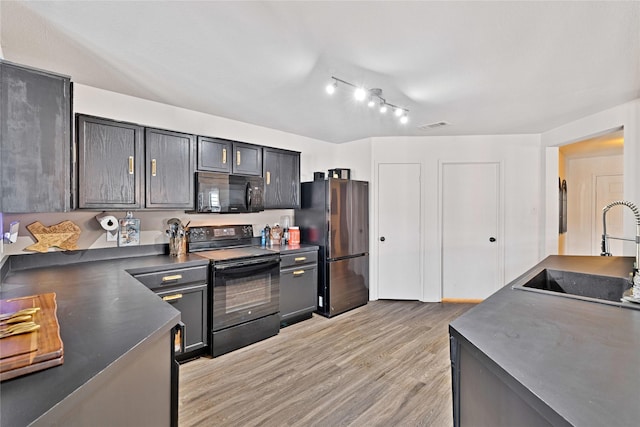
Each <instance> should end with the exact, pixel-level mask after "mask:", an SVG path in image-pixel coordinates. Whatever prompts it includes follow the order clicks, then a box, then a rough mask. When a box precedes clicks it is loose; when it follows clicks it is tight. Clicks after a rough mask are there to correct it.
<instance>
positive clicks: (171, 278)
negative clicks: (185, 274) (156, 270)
mask: <svg viewBox="0 0 640 427" xmlns="http://www.w3.org/2000/svg"><path fill="white" fill-rule="evenodd" d="M180 279H182V274H174V275H173V276H164V277H163V278H162V281H163V282H169V281H171V280H180Z"/></svg>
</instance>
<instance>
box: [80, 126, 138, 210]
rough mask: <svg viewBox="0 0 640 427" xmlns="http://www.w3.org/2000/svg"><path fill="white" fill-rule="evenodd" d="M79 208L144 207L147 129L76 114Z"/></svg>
mask: <svg viewBox="0 0 640 427" xmlns="http://www.w3.org/2000/svg"><path fill="white" fill-rule="evenodd" d="M77 135H78V181H79V188H78V207H79V208H86V209H91V208H94V209H140V208H142V207H143V206H144V202H143V198H144V193H143V185H144V174H143V173H142V170H143V161H144V128H143V127H142V126H140V125H136V124H134V123H125V122H117V121H114V120H108V119H102V118H99V117H91V116H85V115H78V116H77Z"/></svg>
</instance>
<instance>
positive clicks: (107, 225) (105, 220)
mask: <svg viewBox="0 0 640 427" xmlns="http://www.w3.org/2000/svg"><path fill="white" fill-rule="evenodd" d="M96 220H97V221H98V222H99V223H100V227H102V228H103V229H105V230H107V231H116V230H117V229H118V218H116V217H115V216H113V215H107V214H101V215H96Z"/></svg>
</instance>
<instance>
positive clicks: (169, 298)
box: [162, 294, 182, 301]
mask: <svg viewBox="0 0 640 427" xmlns="http://www.w3.org/2000/svg"><path fill="white" fill-rule="evenodd" d="M180 298H182V294H173V295H167V296H166V297H162V301H175V300H177V299H180Z"/></svg>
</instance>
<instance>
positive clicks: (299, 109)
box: [0, 0, 640, 142]
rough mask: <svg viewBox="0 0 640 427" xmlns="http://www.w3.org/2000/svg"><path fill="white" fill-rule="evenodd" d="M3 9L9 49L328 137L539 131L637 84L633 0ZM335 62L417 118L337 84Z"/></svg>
mask: <svg viewBox="0 0 640 427" xmlns="http://www.w3.org/2000/svg"><path fill="white" fill-rule="evenodd" d="M0 18H1V24H2V27H1V31H0V44H1V46H2V53H3V54H4V58H5V59H7V60H9V61H13V62H18V63H23V64H27V65H32V66H35V67H39V68H45V69H49V70H53V71H57V72H60V73H64V74H68V75H70V76H72V79H73V80H74V81H75V82H78V83H82V84H85V85H90V86H94V87H98V88H103V89H107V90H111V91H115V92H120V93H124V94H129V95H133V96H137V97H141V98H145V99H150V100H154V101H159V102H163V103H167V104H171V105H176V106H180V107H184V108H188V109H191V110H196V111H201V112H206V113H210V114H214V115H217V116H222V117H227V118H230V119H235V120H240V121H243V122H248V123H253V124H257V125H261V126H266V127H270V128H275V129H280V130H283V131H286V132H291V133H295V134H299V135H305V136H309V137H312V138H317V139H320V140H324V141H330V142H346V141H352V140H356V139H360V138H365V137H373V136H406V135H486V134H511V133H540V132H544V131H546V130H549V129H552V128H554V127H557V126H559V125H562V124H564V123H567V122H569V121H571V120H574V119H577V118H580V117H584V116H586V115H588V114H591V113H595V112H598V111H601V110H604V109H606V108H609V107H612V106H615V105H618V104H621V103H624V102H627V101H630V100H633V99H637V98H640V2H636V1H630V2H629V1H626V2H612V1H600V2H598V1H596V2H578V1H569V2H559V1H558V2H537V1H534V2H521V1H517V2H516V1H514V2H504V1H502V2H500V1H499V2H483V1H471V2H453V1H449V2H445V1H441V2H431V1H422V2H419V1H413V2H400V1H358V2H331V1H316V2H306V1H297V2H284V1H277V2H269V1H260V2H212V1H209V2H207V1H196V2H190V1H186V2H185V1H179V2H178V1H174V2H157V1H143V2H133V1H131V2H115V1H108V2H101V1H91V2H85V1H46V2H22V1H20V2H13V1H6V0H5V1H2V2H0ZM331 76H336V77H339V78H341V79H343V80H347V81H349V82H352V83H354V84H359V85H364V86H365V87H366V88H373V87H377V88H382V90H383V96H384V97H385V98H386V99H387V100H388V101H389V102H391V103H393V104H397V105H401V106H403V107H405V108H408V109H409V110H410V113H409V116H410V121H409V123H408V124H407V125H400V124H399V123H398V122H397V120H395V118H394V117H392V116H391V115H390V114H387V116H380V114H379V113H378V112H377V111H373V110H370V109H368V108H367V107H366V106H365V105H361V104H357V103H355V101H353V100H352V99H351V98H350V97H348V96H347V95H346V94H345V93H344V92H342V93H337V94H336V95H334V96H333V97H329V96H328V95H327V94H326V92H325V91H324V87H325V86H326V84H327V83H328V82H329V81H330V77H331ZM438 121H446V122H449V123H450V125H449V126H445V127H441V128H438V129H431V130H428V131H425V130H421V129H419V128H418V126H420V125H423V124H427V123H433V122H438Z"/></svg>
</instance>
